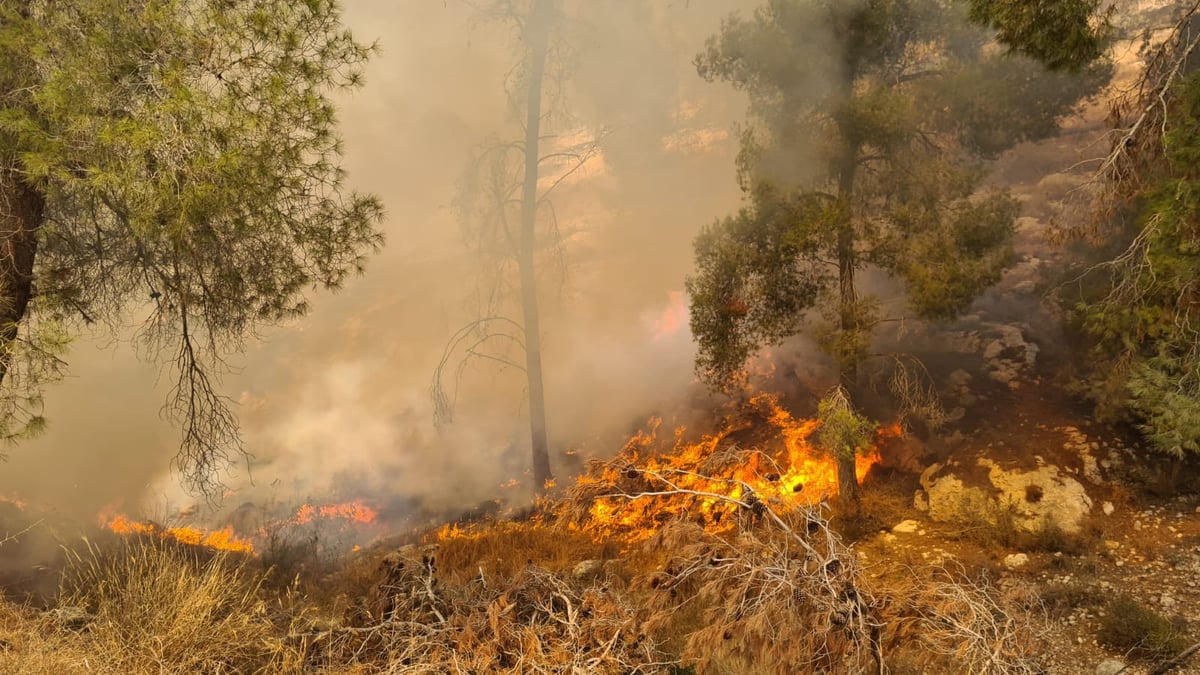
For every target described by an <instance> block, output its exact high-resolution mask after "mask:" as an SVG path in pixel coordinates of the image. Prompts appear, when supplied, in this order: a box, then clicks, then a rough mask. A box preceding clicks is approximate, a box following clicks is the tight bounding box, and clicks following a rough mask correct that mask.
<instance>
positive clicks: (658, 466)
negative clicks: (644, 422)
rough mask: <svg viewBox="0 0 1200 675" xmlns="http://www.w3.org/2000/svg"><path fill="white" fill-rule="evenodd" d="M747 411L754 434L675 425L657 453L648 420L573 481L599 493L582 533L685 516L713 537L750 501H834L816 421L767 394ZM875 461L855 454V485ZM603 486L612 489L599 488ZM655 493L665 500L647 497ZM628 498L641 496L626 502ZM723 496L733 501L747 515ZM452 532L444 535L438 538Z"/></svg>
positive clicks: (638, 533) (832, 474) (776, 504)
mask: <svg viewBox="0 0 1200 675" xmlns="http://www.w3.org/2000/svg"><path fill="white" fill-rule="evenodd" d="M749 406H750V408H751V409H752V412H753V413H754V415H753V417H754V418H757V419H758V420H762V421H765V426H766V427H767V428H765V429H764V428H762V427H763V422H762V421H759V422H751V421H749V420H748V419H747V418H746V417H745V416H735V417H733V418H731V419H729V420H727V421H726V423H725V425H724V427H723V428H722V429H721V430H720V431H718V432H717V433H715V434H711V435H706V436H703V437H702V438H700V440H698V441H694V442H689V441H687V440H685V435H686V429H685V428H683V427H680V428H678V429H676V430H675V432H674V437H675V438H674V441H673V442H671V441H670V440H669V439H668V440H667V441H666V442H667V443H671V447H670V449H669V450H665V451H664V450H659V451H655V450H654V448H655V447H656V446H657V447H660V448H661V447H663V445H664V443H661V442H660V441H659V427H660V426H661V424H662V420H660V419H657V418H655V419H651V420H650V423H649V425H648V428H647V430H646V431H643V432H640V433H638V434H636V435H635V436H633V437H632V438H631V439H629V441H628V442H627V443H626V445H625V448H624V449H623V450H622V451H621V455H620V456H619V457H618V458H617V459H616V460H614V461H612V462H609V463H608V464H606V465H603V466H602V467H600V468H599V469H597V468H593V470H592V471H591V472H589V474H587V475H585V476H582V477H580V478H579V480H578V486H579V487H582V488H585V489H586V488H588V487H593V488H595V489H596V490H597V491H600V492H601V495H600V496H599V497H596V498H595V499H594V500H593V502H592V505H591V510H590V513H589V515H590V518H589V519H588V521H587V522H586V523H584V524H583V525H582V527H583V528H584V529H587V530H591V531H593V532H595V533H596V534H597V535H598V536H610V535H612V534H614V533H615V532H617V531H619V532H621V533H623V534H624V535H625V536H626V537H627V538H630V539H633V540H640V539H644V538H648V537H649V536H651V535H652V534H653V533H654V532H655V531H657V530H658V526H659V525H660V524H661V523H662V522H664V521H667V520H672V519H675V518H686V519H689V520H692V521H694V522H697V523H699V524H702V525H704V526H705V527H706V528H707V529H710V530H713V531H719V530H724V529H727V528H728V527H731V526H732V524H733V523H735V522H736V521H737V518H738V517H740V516H742V515H749V514H750V513H752V512H753V507H754V505H755V504H756V503H766V504H768V505H771V507H772V508H773V509H775V510H777V511H778V510H787V509H788V508H794V507H797V506H800V505H804V504H813V503H816V502H818V501H820V500H822V499H825V498H827V497H830V496H833V495H836V494H837V489H838V481H837V462H836V461H835V460H834V459H833V458H831V457H830V456H829V455H828V454H826V453H823V452H821V451H820V450H818V449H817V448H814V447H813V446H812V445H811V444H810V443H809V438H810V437H811V435H812V433H813V432H814V431H816V429H817V427H818V426H819V424H820V423H819V422H818V421H817V420H797V419H795V418H794V417H793V416H792V415H791V413H789V412H788V411H787V410H785V409H784V408H782V407H781V406H780V405H779V400H778V398H777V397H775V396H772V395H769V394H759V395H756V396H754V397H753V398H751V399H750V402H749ZM742 432H751V433H750V434H747V436H748V437H749V438H752V439H754V440H753V441H752V442H751V443H750V445H748V446H745V447H743V448H742V449H740V450H739V449H737V445H738V443H737V441H740V440H741V439H742V435H740V434H741V433H742ZM763 432H766V433H763ZM900 433H902V430H901V429H900V427H899V426H898V425H893V426H891V427H888V428H886V429H884V430H882V431H881V432H880V437H881V438H882V437H884V436H890V435H899V434H900ZM735 434H739V435H737V436H735ZM731 436H733V437H734V439H733V440H731ZM879 461H880V458H879V453H878V451H877V449H875V448H870V449H868V451H866V452H865V453H861V454H860V455H859V456H857V457H856V459H855V474H856V477H857V479H858V480H859V481H861V480H862V479H863V477H864V476H866V474H867V472H868V471H869V470H870V468H871V466H873V465H874V464H877V463H878V462H879ZM609 485H611V486H613V488H612V489H610V490H605V486H609ZM589 492H590V490H589ZM658 492H664V493H670V494H650V493H658ZM618 494H620V495H621V496H617V495H618ZM607 495H613V496H607ZM636 495H641V496H640V497H638V498H636V499H632V498H631V497H633V496H636ZM724 498H729V499H733V500H738V501H740V502H742V503H743V504H745V505H747V506H749V507H750V509H749V510H747V509H746V508H743V507H741V506H739V505H738V504H736V503H731V502H729V501H728V499H724ZM454 534H455V532H454V531H452V530H450V529H447V530H445V531H443V533H442V536H454Z"/></svg>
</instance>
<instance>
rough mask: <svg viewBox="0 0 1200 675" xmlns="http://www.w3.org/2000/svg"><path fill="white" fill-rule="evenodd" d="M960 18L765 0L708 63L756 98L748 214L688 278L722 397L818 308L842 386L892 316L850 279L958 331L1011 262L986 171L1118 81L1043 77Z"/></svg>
mask: <svg viewBox="0 0 1200 675" xmlns="http://www.w3.org/2000/svg"><path fill="white" fill-rule="evenodd" d="M991 39H992V36H991V35H990V34H989V33H988V32H987V31H985V30H982V29H980V28H978V27H976V26H974V25H972V24H970V23H969V22H968V21H967V17H966V11H965V8H964V7H962V6H961V5H953V4H948V3H945V2H939V1H937V0H870V1H868V2H859V3H841V2H832V1H828V2H826V1H821V0H768V1H767V2H766V3H765V4H764V5H763V6H762V7H761V8H759V9H758V10H757V11H756V12H755V13H754V15H753V16H752V17H741V16H736V15H735V16H733V17H730V18H729V19H728V20H727V21H726V22H725V23H724V25H723V26H722V30H721V32H720V33H719V34H718V35H716V36H714V37H712V38H711V39H710V40H709V42H708V44H707V46H706V49H705V51H704V52H702V53H701V54H700V55H699V57H698V59H697V66H698V68H699V70H700V73H701V75H703V76H704V77H706V78H708V79H710V80H724V81H727V82H730V83H731V84H733V85H734V86H735V87H737V88H739V89H742V90H744V91H746V92H747V94H748V95H749V98H750V111H749V112H750V118H751V121H752V124H751V125H750V126H748V127H747V128H746V130H745V131H744V134H743V149H742V154H741V157H740V159H739V165H740V177H741V181H742V186H743V188H744V189H745V191H746V194H747V204H746V206H745V207H744V208H743V209H741V210H740V211H739V212H738V213H737V214H736V215H734V216H731V217H728V218H725V219H723V220H721V221H719V222H717V223H715V224H713V225H711V226H709V227H708V228H706V229H705V230H704V231H703V232H702V234H701V235H700V236H699V237H698V238H697V239H696V244H695V247H696V266H697V270H696V274H695V275H694V276H693V277H692V278H691V279H689V281H688V290H689V292H690V294H691V296H692V329H693V333H694V335H695V336H696V339H697V341H698V343H699V356H698V361H697V365H698V370H699V372H700V374H701V375H702V376H703V377H704V378H705V379H706V380H708V381H709V382H711V383H714V384H717V385H718V386H719V385H722V384H724V383H727V382H728V381H730V379H731V377H732V376H733V375H734V374H735V373H736V372H737V371H738V370H739V369H740V368H741V367H742V365H743V363H744V361H745V360H746V358H748V357H749V356H750V355H751V354H753V353H754V352H755V351H756V350H757V349H758V348H760V347H761V346H763V345H767V344H772V343H777V342H779V341H781V340H783V339H786V338H787V337H790V336H791V335H794V334H796V333H797V332H798V331H800V330H801V327H802V324H803V322H804V321H805V320H806V319H807V318H808V317H809V314H810V311H811V310H814V309H824V315H825V321H824V323H823V328H822V329H821V330H820V337H821V340H822V343H823V345H824V346H825V348H826V349H827V351H829V352H830V353H831V354H832V355H833V356H834V357H835V359H836V360H837V362H838V364H839V366H840V367H841V368H842V371H843V379H844V380H846V379H847V378H849V379H853V372H854V370H855V368H856V366H857V364H858V362H859V361H860V360H861V359H862V358H864V357H865V356H866V355H867V354H868V346H869V341H870V333H871V329H872V328H873V327H874V326H875V325H876V324H877V323H878V322H879V321H880V320H881V319H882V318H884V316H883V314H882V312H881V307H880V304H879V301H878V299H875V298H872V297H870V296H864V295H861V294H860V292H859V290H858V289H857V287H856V286H855V276H854V275H855V272H856V271H857V270H860V269H862V268H865V267H872V268H876V269H879V270H882V271H884V272H886V273H888V274H889V275H890V276H892V277H893V278H895V279H898V280H900V281H902V282H903V283H904V285H905V288H906V290H907V303H908V307H909V310H910V311H911V313H912V314H914V315H916V316H918V317H921V318H925V319H947V318H951V317H953V316H955V315H956V314H958V313H959V312H961V311H963V310H964V309H966V307H967V306H968V305H969V304H970V302H971V301H972V300H973V299H974V298H975V297H976V296H977V295H978V293H979V292H980V291H982V290H983V289H984V288H986V287H987V286H988V285H990V284H992V283H994V282H995V281H997V280H998V279H999V277H1000V275H1001V273H1002V271H1003V270H1004V269H1005V267H1006V266H1007V265H1008V263H1009V261H1010V258H1011V248H1010V239H1011V234H1012V227H1013V220H1014V218H1015V216H1016V215H1017V203H1016V202H1015V201H1014V200H1013V199H1012V198H1011V197H1009V196H1008V195H1007V194H1006V193H1005V192H1003V191H1002V190H996V189H991V188H988V187H986V186H985V185H984V179H985V178H986V162H987V161H988V160H991V159H994V158H996V157H997V156H999V154H1000V153H1002V152H1003V151H1005V150H1006V149H1008V148H1010V147H1012V146H1013V145H1015V144H1017V143H1019V142H1022V141H1028V140H1035V139H1039V138H1044V137H1047V136H1049V135H1051V134H1053V133H1055V131H1056V130H1057V125H1058V121H1059V120H1060V119H1061V118H1062V117H1064V116H1065V115H1067V114H1069V113H1071V112H1072V111H1073V110H1074V109H1075V106H1076V105H1077V104H1078V103H1079V102H1080V100H1081V99H1082V98H1084V97H1086V96H1088V95H1090V94H1092V93H1094V92H1095V91H1096V90H1097V89H1098V87H1099V86H1100V85H1101V84H1102V83H1103V82H1104V81H1106V79H1107V77H1108V75H1109V68H1108V67H1107V66H1106V65H1105V64H1102V63H1101V64H1098V65H1093V66H1091V67H1089V68H1088V69H1086V70H1085V71H1084V72H1083V73H1082V74H1080V75H1067V74H1062V73H1053V72H1047V71H1046V69H1045V68H1043V66H1042V65H1041V64H1039V63H1037V62H1035V61H1032V60H1030V59H1026V58H1019V57H1012V56H1005V55H1003V54H998V53H996V50H994V49H990V48H989V44H990V42H991Z"/></svg>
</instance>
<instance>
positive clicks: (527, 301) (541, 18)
mask: <svg viewBox="0 0 1200 675" xmlns="http://www.w3.org/2000/svg"><path fill="white" fill-rule="evenodd" d="M550 2H551V0H536V2H535V3H534V6H533V9H532V11H531V12H530V15H529V18H528V20H527V21H526V23H525V39H526V41H527V42H528V45H529V62H528V65H529V83H528V84H529V91H528V97H527V99H526V106H527V107H526V118H525V178H524V184H523V185H522V188H523V189H522V197H521V241H520V250H519V251H518V253H517V267H518V268H519V269H520V275H521V309H522V311H523V314H524V326H525V374H526V377H527V386H528V389H529V427H530V429H529V430H530V446H531V452H532V460H533V481H534V489H535V490H536V491H537V492H539V493H540V492H544V491H545V490H546V488H547V485H548V483H549V482H550V481H551V480H552V479H553V477H554V476H553V474H552V473H551V471H550V449H549V443H548V442H547V440H546V397H545V391H544V389H543V385H542V338H541V333H540V327H539V315H538V295H537V274H536V268H535V267H534V258H535V255H536V252H537V227H536V226H537V207H538V204H537V202H538V190H537V183H538V160H539V158H540V154H539V150H538V145H539V144H538V141H539V137H540V134H541V123H542V80H543V78H544V75H545V70H546V51H547V47H548V43H549V38H550V35H549V33H550Z"/></svg>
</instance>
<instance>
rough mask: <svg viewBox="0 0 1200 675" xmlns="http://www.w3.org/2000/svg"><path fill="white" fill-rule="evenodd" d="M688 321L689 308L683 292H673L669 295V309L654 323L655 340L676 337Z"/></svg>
mask: <svg viewBox="0 0 1200 675" xmlns="http://www.w3.org/2000/svg"><path fill="white" fill-rule="evenodd" d="M687 320H688V308H687V303H685V302H684V298H683V291H671V292H670V293H668V294H667V308H666V309H664V310H663V312H662V314H660V315H659V316H658V318H657V319H655V321H654V339H655V340H662V339H665V338H668V337H671V336H672V335H675V334H676V333H678V332H679V329H680V328H682V327H683V326H684V324H686V323H687Z"/></svg>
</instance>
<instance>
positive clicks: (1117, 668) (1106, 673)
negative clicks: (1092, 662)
mask: <svg viewBox="0 0 1200 675" xmlns="http://www.w3.org/2000/svg"><path fill="white" fill-rule="evenodd" d="M1122 670H1125V662H1124V661H1118V660H1117V659H1104V660H1103V661H1101V662H1100V665H1098V666H1096V675H1117V673H1119V672H1121V671H1122Z"/></svg>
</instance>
